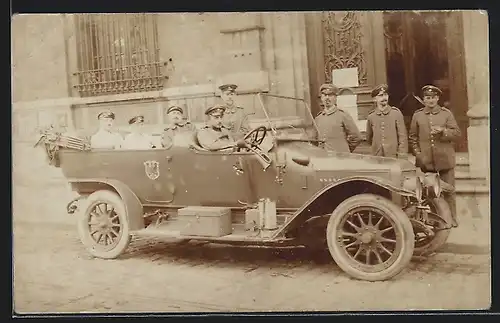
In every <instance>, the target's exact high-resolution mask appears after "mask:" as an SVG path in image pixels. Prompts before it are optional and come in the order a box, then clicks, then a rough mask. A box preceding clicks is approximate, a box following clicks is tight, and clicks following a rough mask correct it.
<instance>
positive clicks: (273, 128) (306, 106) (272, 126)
mask: <svg viewBox="0 0 500 323" xmlns="http://www.w3.org/2000/svg"><path fill="white" fill-rule="evenodd" d="M264 96H265V97H272V98H277V99H286V100H294V101H296V102H301V103H303V104H304V110H305V111H304V112H305V114H306V117H307V118H310V121H311V126H312V127H313V130H314V131H315V132H316V133H318V126H317V124H316V120H314V116H313V115H312V113H311V109H310V106H309V104H308V103H307V101H306V100H305V99H301V98H296V97H291V96H285V95H278V94H271V93H267V92H266V93H265V92H259V93H257V98H258V101H259V104H260V107H261V109H262V111H263V112H264V115H265V117H266V120H267V124H268V128H269V129H270V130H271V131H272V133H273V136H274V137H277V136H278V135H277V133H278V129H277V128H276V126H275V124H274V123H273V122H271V117H270V113H269V111H268V109H267V108H266V106H265V104H264V101H263V100H262V97H264ZM283 117H284V116H283ZM295 117H297V118H300V119H303V120H304V118H303V117H301V116H300V115H296V116H295ZM277 118H279V116H278V117H277ZM305 121H306V122H307V120H305ZM291 127H292V128H293V126H291ZM302 129H303V130H304V131H305V128H302ZM308 141H315V139H311V140H308Z"/></svg>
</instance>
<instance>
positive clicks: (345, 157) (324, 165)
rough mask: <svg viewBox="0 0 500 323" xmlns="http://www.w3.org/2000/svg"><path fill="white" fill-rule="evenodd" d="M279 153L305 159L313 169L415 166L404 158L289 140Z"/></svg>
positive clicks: (288, 158) (413, 167) (371, 168)
mask: <svg viewBox="0 0 500 323" xmlns="http://www.w3.org/2000/svg"><path fill="white" fill-rule="evenodd" d="M279 151H281V153H285V154H286V159H287V160H292V159H294V158H295V159H307V158H309V160H310V163H309V166H310V167H312V168H313V169H314V170H317V171H321V170H334V169H339V168H340V167H341V169H344V170H356V169H359V170H377V169H378V170H380V169H393V168H397V169H399V170H401V171H403V172H407V171H413V170H415V166H414V165H413V164H412V163H411V162H409V161H408V160H404V159H397V158H388V157H378V156H371V155H361V154H353V153H344V152H334V151H327V150H324V149H321V148H319V147H317V146H314V145H312V144H310V143H307V142H289V143H286V144H284V145H281V146H280V148H279Z"/></svg>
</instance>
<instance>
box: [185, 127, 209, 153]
mask: <svg viewBox="0 0 500 323" xmlns="http://www.w3.org/2000/svg"><path fill="white" fill-rule="evenodd" d="M192 139H193V140H192V142H191V144H190V145H189V146H190V148H194V149H196V150H199V151H210V150H208V149H205V148H203V147H202V146H201V144H200V141H199V140H198V130H195V131H193V134H192Z"/></svg>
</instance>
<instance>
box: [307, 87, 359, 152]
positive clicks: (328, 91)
mask: <svg viewBox="0 0 500 323" xmlns="http://www.w3.org/2000/svg"><path fill="white" fill-rule="evenodd" d="M319 92H320V95H321V102H322V103H323V111H321V112H320V113H319V114H318V116H317V117H316V118H315V122H316V126H317V128H318V130H317V132H316V131H315V132H316V133H315V134H314V137H315V138H316V139H318V140H324V141H325V147H324V148H325V149H327V150H334V151H339V152H352V151H353V150H354V149H355V148H356V147H357V146H358V145H359V143H360V142H361V134H360V132H359V129H358V127H357V126H356V123H355V122H354V119H353V118H352V117H351V116H350V115H349V114H348V113H347V112H344V111H343V110H341V109H339V108H338V107H337V94H338V89H337V88H336V87H335V86H334V85H332V84H323V85H322V86H321V87H320V89H319Z"/></svg>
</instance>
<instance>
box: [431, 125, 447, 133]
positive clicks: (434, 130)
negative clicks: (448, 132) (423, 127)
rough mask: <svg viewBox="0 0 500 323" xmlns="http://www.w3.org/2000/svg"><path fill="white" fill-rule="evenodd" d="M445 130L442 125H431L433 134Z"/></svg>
mask: <svg viewBox="0 0 500 323" xmlns="http://www.w3.org/2000/svg"><path fill="white" fill-rule="evenodd" d="M443 131H444V127H441V126H432V127H431V135H437V134H439V133H442V132H443Z"/></svg>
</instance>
